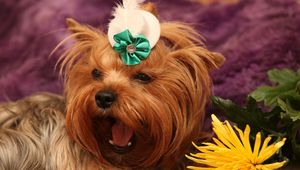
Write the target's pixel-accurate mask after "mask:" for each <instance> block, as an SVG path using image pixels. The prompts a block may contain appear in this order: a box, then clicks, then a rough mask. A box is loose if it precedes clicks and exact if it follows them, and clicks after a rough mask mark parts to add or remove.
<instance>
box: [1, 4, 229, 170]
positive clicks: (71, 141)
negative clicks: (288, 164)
mask: <svg viewBox="0 0 300 170" xmlns="http://www.w3.org/2000/svg"><path fill="white" fill-rule="evenodd" d="M141 8H142V9H143V10H145V11H148V12H150V13H152V14H153V15H155V16H156V17H158V14H157V11H156V9H155V6H154V5H153V4H152V3H146V4H143V5H142V7H141ZM67 26H68V30H69V31H70V33H71V34H70V36H69V37H67V38H66V39H65V40H63V41H62V42H61V43H60V44H59V45H58V46H57V48H59V47H60V46H61V45H62V44H63V43H64V42H66V41H67V40H69V39H72V38H73V39H75V42H74V44H73V45H72V46H71V47H69V49H67V50H66V51H65V52H64V53H63V54H62V56H61V58H60V60H59V61H58V63H59V64H60V68H61V69H60V72H61V74H62V76H63V77H64V80H65V82H64V90H65V92H64V95H63V97H62V96H59V95H54V94H50V93H41V94H37V95H33V96H30V97H28V98H25V99H22V100H20V101H16V102H9V103H3V104H1V105H0V129H1V130H0V169H58V170H60V169H61V170H66V169H70V170H73V169H74V170H75V169H76V170H77V169H89V170H90V169H184V168H185V166H186V165H185V164H186V160H185V157H184V155H185V154H186V153H187V152H188V151H190V149H191V144H192V141H198V138H199V137H201V126H202V124H203V119H204V116H205V106H206V105H207V103H209V97H210V96H211V86H212V83H211V78H210V74H209V73H210V71H212V70H214V69H217V68H219V67H220V66H221V65H222V63H223V62H224V57H223V56H222V55H221V54H219V53H216V52H211V51H209V50H207V49H206V48H205V46H204V44H203V42H202V37H201V35H200V34H198V33H197V32H196V31H195V30H194V29H193V28H192V27H191V26H189V25H187V24H183V23H176V22H165V23H161V24H160V29H161V32H160V37H159V40H158V42H157V44H156V45H155V47H154V48H153V49H152V51H151V53H150V55H149V57H148V58H147V59H146V60H144V61H143V62H141V63H140V64H138V65H135V66H128V65H124V64H123V63H122V61H121V60H120V57H119V54H118V53H117V52H116V51H114V50H113V49H112V48H111V45H110V43H109V40H108V37H107V35H106V34H105V33H104V31H102V30H100V29H97V28H93V27H91V26H87V25H82V24H80V23H78V22H77V21H75V20H73V19H67ZM55 50H56V49H55Z"/></svg>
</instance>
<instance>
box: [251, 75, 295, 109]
mask: <svg viewBox="0 0 300 170" xmlns="http://www.w3.org/2000/svg"><path fill="white" fill-rule="evenodd" d="M268 76H269V79H270V80H271V81H272V82H273V83H275V84H276V85H277V86H275V87H270V86H261V87H258V88H257V89H256V90H255V91H253V92H252V93H250V96H251V97H253V98H254V99H255V100H256V101H264V103H265V105H267V106H273V107H274V106H275V104H276V102H277V99H278V98H285V97H286V96H291V95H295V94H298V91H300V90H299V89H300V83H299V82H300V70H298V71H297V72H293V71H291V70H289V69H283V70H278V69H273V70H270V71H268Z"/></svg>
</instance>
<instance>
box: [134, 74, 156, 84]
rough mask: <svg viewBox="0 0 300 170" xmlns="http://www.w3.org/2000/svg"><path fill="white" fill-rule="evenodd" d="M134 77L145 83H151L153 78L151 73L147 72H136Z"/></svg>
mask: <svg viewBox="0 0 300 170" xmlns="http://www.w3.org/2000/svg"><path fill="white" fill-rule="evenodd" d="M134 79H135V80H138V81H141V82H143V83H149V82H150V81H151V80H152V78H151V77H150V76H149V75H147V74H145V73H138V74H136V75H135V76H134Z"/></svg>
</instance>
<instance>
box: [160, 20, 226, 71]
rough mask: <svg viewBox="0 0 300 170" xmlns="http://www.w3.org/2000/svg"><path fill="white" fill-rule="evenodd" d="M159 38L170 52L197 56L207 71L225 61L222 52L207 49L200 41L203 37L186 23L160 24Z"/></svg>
mask: <svg viewBox="0 0 300 170" xmlns="http://www.w3.org/2000/svg"><path fill="white" fill-rule="evenodd" d="M161 40H162V41H163V42H164V44H165V45H166V46H168V47H169V48H170V49H171V51H172V53H179V54H180V55H184V56H187V57H188V56H197V57H198V60H201V62H202V63H204V64H205V66H206V69H207V70H208V71H212V70H214V69H217V68H219V67H220V66H221V65H222V64H223V63H224V61H225V58H224V56H223V55H222V54H220V53H217V52H212V51H209V50H208V49H207V48H206V47H205V45H204V43H203V42H202V40H203V37H202V36H201V35H200V34H198V33H197V32H196V31H195V30H194V29H193V28H192V27H191V26H189V25H186V24H182V23H163V24H161ZM180 58H181V57H180Z"/></svg>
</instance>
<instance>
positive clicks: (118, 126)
mask: <svg viewBox="0 0 300 170" xmlns="http://www.w3.org/2000/svg"><path fill="white" fill-rule="evenodd" d="M108 142H109V144H110V146H111V149H112V150H113V151H114V152H115V153H118V154H125V153H128V152H130V151H131V150H132V149H133V148H134V146H135V143H136V137H135V134H134V130H133V129H132V128H131V127H129V126H128V125H126V124H125V123H123V122H121V121H119V120H115V121H114V123H113V125H112V128H111V139H109V141H108Z"/></svg>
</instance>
